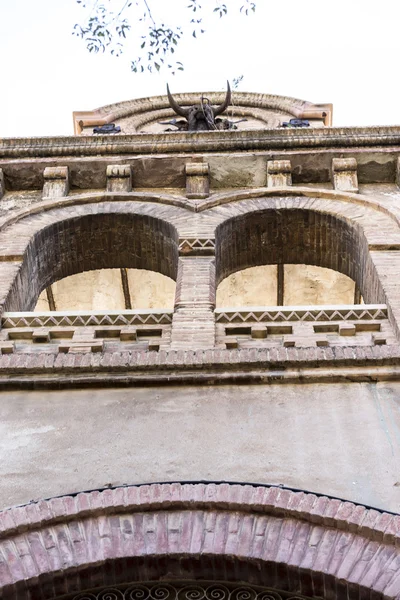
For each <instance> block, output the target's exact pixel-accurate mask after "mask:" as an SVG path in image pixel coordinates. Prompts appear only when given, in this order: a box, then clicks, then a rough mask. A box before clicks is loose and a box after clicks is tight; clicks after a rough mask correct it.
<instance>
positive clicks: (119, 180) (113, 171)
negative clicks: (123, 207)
mask: <svg viewBox="0 0 400 600" xmlns="http://www.w3.org/2000/svg"><path fill="white" fill-rule="evenodd" d="M106 175H107V192H115V193H118V192H122V193H124V192H131V191H132V167H131V166H130V165H109V166H108V167H107V172H106Z"/></svg>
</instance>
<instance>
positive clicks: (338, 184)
mask: <svg viewBox="0 0 400 600" xmlns="http://www.w3.org/2000/svg"><path fill="white" fill-rule="evenodd" d="M332 175H333V187H334V189H335V190H339V191H341V192H353V193H357V192H358V178H357V161H356V159H355V158H334V159H333V160H332Z"/></svg>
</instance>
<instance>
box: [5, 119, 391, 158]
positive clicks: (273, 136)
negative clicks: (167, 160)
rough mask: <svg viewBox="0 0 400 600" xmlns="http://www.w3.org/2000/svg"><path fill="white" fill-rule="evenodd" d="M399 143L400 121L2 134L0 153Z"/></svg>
mask: <svg viewBox="0 0 400 600" xmlns="http://www.w3.org/2000/svg"><path fill="white" fill-rule="evenodd" d="M379 146H396V147H397V146H400V126H394V127H343V128H337V127H335V128H330V127H329V128H328V127H324V128H321V129H268V130H258V131H254V130H253V131H212V132H208V131H204V132H197V133H163V134H134V135H121V136H111V135H108V136H100V135H99V136H69V137H68V136H66V137H42V138H3V139H1V140H0V158H2V159H7V158H10V159H15V158H24V157H32V158H39V157H48V158H50V157H56V156H95V155H99V154H102V155H105V156H108V155H126V154H128V155H137V154H158V155H160V154H162V153H168V154H169V153H174V152H175V153H176V152H178V153H197V152H199V153H201V152H207V153H212V152H219V153H220V152H235V151H236V152H240V151H257V150H259V151H262V150H275V149H276V150H291V149H296V148H305V149H306V148H310V149H313V148H314V149H315V148H321V149H327V148H347V149H348V148H357V147H379Z"/></svg>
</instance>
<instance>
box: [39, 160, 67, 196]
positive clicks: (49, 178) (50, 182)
mask: <svg viewBox="0 0 400 600" xmlns="http://www.w3.org/2000/svg"><path fill="white" fill-rule="evenodd" d="M43 177H44V185H43V198H59V197H62V196H67V195H68V192H69V169H68V167H46V168H45V170H44V172H43Z"/></svg>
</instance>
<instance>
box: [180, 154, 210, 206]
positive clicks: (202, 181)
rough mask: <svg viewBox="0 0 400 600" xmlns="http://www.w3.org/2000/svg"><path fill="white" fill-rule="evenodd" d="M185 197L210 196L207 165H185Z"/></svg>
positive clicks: (198, 197) (200, 197) (199, 197)
mask: <svg viewBox="0 0 400 600" xmlns="http://www.w3.org/2000/svg"><path fill="white" fill-rule="evenodd" d="M185 173H186V197H187V198H191V199H199V200H200V199H202V198H208V196H209V195H210V169H209V165H208V163H186V165H185Z"/></svg>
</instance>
